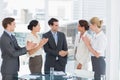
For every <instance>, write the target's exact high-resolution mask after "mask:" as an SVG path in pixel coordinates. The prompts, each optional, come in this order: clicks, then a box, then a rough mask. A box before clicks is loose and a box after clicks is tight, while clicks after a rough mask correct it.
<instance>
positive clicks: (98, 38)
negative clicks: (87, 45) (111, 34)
mask: <svg viewBox="0 0 120 80" xmlns="http://www.w3.org/2000/svg"><path fill="white" fill-rule="evenodd" d="M91 46H92V48H93V49H94V50H95V51H97V52H98V53H100V56H105V49H106V46H107V38H106V36H105V34H104V32H103V31H101V32H99V33H98V34H95V35H94V38H93V39H92V40H91ZM91 54H92V53H91ZM92 56H94V55H93V54H92Z"/></svg>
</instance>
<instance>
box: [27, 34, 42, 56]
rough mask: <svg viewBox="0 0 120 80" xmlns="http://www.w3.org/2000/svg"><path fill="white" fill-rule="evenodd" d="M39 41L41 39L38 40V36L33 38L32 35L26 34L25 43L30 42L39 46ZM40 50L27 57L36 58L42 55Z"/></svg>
mask: <svg viewBox="0 0 120 80" xmlns="http://www.w3.org/2000/svg"><path fill="white" fill-rule="evenodd" d="M40 40H41V38H40V36H39V35H38V34H37V37H36V36H34V35H33V34H32V33H30V34H28V35H27V38H26V43H27V41H30V42H33V43H37V45H39V43H40ZM42 53H43V52H42V49H39V50H38V51H36V52H35V53H34V54H32V55H29V54H28V56H29V57H35V56H38V55H42Z"/></svg>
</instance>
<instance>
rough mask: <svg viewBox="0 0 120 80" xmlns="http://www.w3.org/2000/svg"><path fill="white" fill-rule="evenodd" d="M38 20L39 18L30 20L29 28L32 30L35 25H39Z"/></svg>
mask: <svg viewBox="0 0 120 80" xmlns="http://www.w3.org/2000/svg"><path fill="white" fill-rule="evenodd" d="M38 23H39V22H38V21H37V20H32V21H30V23H29V25H28V29H29V30H32V29H33V27H35V26H37V25H38Z"/></svg>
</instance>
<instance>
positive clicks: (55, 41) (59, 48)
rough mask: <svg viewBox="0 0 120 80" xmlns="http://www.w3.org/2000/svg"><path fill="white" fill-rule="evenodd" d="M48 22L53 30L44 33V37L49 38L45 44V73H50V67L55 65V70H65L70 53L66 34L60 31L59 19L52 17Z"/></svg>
mask: <svg viewBox="0 0 120 80" xmlns="http://www.w3.org/2000/svg"><path fill="white" fill-rule="evenodd" d="M48 24H49V26H50V28H51V30H50V31H49V32H47V33H45V34H43V37H44V38H48V39H49V40H48V42H47V43H46V44H45V45H44V51H45V53H46V60H45V68H44V69H45V74H49V73H50V67H54V70H55V71H65V66H66V63H67V54H68V52H67V50H68V48H67V42H66V37H65V34H64V33H62V32H59V31H58V27H59V23H58V20H57V19H55V18H51V19H50V20H49V21H48Z"/></svg>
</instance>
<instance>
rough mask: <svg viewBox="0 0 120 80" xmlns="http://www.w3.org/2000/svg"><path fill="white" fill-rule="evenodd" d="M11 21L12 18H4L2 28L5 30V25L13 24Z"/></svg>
mask: <svg viewBox="0 0 120 80" xmlns="http://www.w3.org/2000/svg"><path fill="white" fill-rule="evenodd" d="M13 21H15V19H14V18H11V17H7V18H4V19H3V21H2V26H3V27H4V29H6V28H7V25H8V24H11V22H13Z"/></svg>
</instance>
